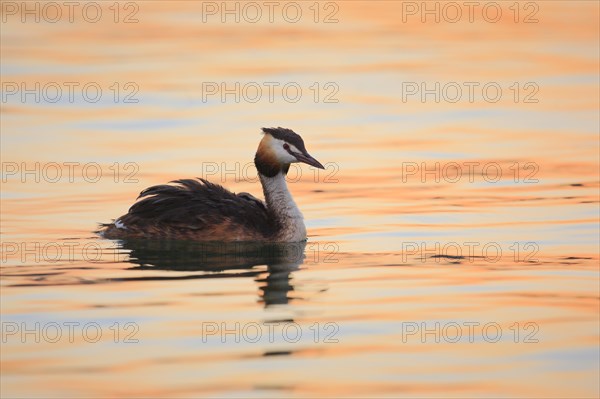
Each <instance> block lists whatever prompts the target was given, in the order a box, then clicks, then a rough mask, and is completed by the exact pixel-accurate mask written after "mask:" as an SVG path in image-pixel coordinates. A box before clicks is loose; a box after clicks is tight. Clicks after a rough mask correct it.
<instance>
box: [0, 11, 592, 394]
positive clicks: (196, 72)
mask: <svg viewBox="0 0 600 399" xmlns="http://www.w3.org/2000/svg"><path fill="white" fill-rule="evenodd" d="M206 3H207V2H184V1H174V2H139V3H136V4H137V5H138V6H139V10H138V11H137V14H136V18H137V19H138V22H137V23H132V24H124V23H114V22H113V20H112V17H113V15H112V14H111V11H110V10H109V9H108V6H109V4H108V3H106V4H104V3H102V7H104V8H103V10H104V12H105V15H106V16H108V17H107V18H103V19H102V20H101V21H99V22H98V23H87V22H85V21H82V20H81V18H79V19H76V21H75V22H74V23H69V22H67V21H64V20H63V21H61V22H59V23H56V24H52V23H46V22H41V23H26V24H23V23H21V22H20V21H21V19H20V18H21V15H20V14H15V15H13V14H11V13H10V12H9V11H8V10H7V9H6V8H4V7H6V6H5V4H6V3H3V8H2V17H3V18H5V20H4V21H5V22H3V23H2V26H1V28H2V38H1V49H2V61H1V63H2V81H3V84H4V83H6V82H13V83H14V82H17V83H19V84H20V83H22V84H24V85H26V87H27V88H31V87H35V84H36V83H40V85H41V86H43V85H44V84H47V83H48V82H57V83H58V84H59V85H60V86H62V87H63V88H64V83H65V82H77V83H80V84H81V85H83V84H85V83H89V82H94V83H96V84H97V85H99V86H100V87H101V88H102V90H103V96H102V98H101V100H100V101H98V102H97V103H92V102H86V101H84V100H83V99H82V96H81V93H80V92H79V91H76V97H75V100H74V101H73V102H69V100H68V99H65V98H64V97H63V98H62V99H61V101H58V102H56V103H52V102H48V101H38V102H36V101H33V100H32V98H33V96H32V95H29V96H28V97H27V98H26V101H21V99H20V97H19V94H16V95H10V96H8V97H6V101H5V100H4V99H3V101H2V104H1V106H2V119H1V121H0V125H1V130H2V138H1V140H2V146H1V149H0V151H1V155H2V162H3V165H7V164H8V163H10V164H11V165H12V164H13V163H14V164H15V165H17V167H19V168H21V165H22V164H23V163H24V164H25V166H26V168H29V169H31V168H32V167H33V166H32V165H35V163H36V162H39V163H41V165H42V166H40V168H43V165H47V164H48V163H49V162H56V163H58V164H60V165H63V164H64V163H65V162H77V163H79V164H80V166H78V167H77V168H76V170H75V176H74V180H73V181H69V179H68V177H67V175H66V173H67V170H66V168H65V167H64V165H63V166H61V168H62V169H61V170H62V172H63V173H65V175H63V178H62V179H59V180H58V181H56V182H49V181H48V180H49V179H47V178H44V176H43V172H42V171H41V169H40V171H38V172H35V171H34V172H33V174H31V173H30V174H29V175H27V174H25V175H23V173H21V172H22V170H19V171H17V172H16V173H12V172H11V173H8V172H7V170H6V169H4V166H3V176H2V178H3V181H2V197H1V208H2V225H1V228H0V229H1V233H2V253H1V256H2V263H1V265H2V279H1V287H2V301H1V302H0V309H1V312H2V322H3V323H4V324H3V340H4V341H3V343H2V352H1V355H0V362H1V368H2V386H1V392H0V393H1V395H2V396H3V397H47V396H48V395H54V396H64V397H84V396H119V397H140V396H144V397H166V396H169V397H197V396H209V397H221V396H236V397H237V396H243V397H246V396H261V397H284V396H285V397H372V396H382V397H383V396H386V397H387V396H389V397H398V396H405V397H431V396H443V397H465V396H503V397H504V396H518V397H565V396H569V397H597V396H598V395H599V392H600V388H599V387H598V379H597V374H598V370H599V368H600V366H599V363H598V343H599V338H598V337H599V336H600V334H599V329H598V322H599V320H598V313H599V312H598V310H599V297H600V293H599V291H598V260H599V255H598V241H599V240H600V237H599V228H598V223H599V221H600V220H599V214H598V204H599V197H598V188H599V187H600V183H599V181H600V177H599V172H598V170H599V166H600V165H599V163H600V162H599V159H598V145H599V143H598V131H599V129H600V127H599V124H598V107H599V105H600V102H599V97H598V89H599V80H598V60H599V55H598V34H599V30H598V20H599V18H598V17H599V5H598V3H597V2H587V1H585V2H584V1H576V2H575V3H573V2H569V3H567V2H527V3H520V4H519V7H520V8H519V9H520V14H519V22H517V23H515V19H514V18H515V15H514V14H513V11H512V9H510V8H509V7H510V6H512V3H511V2H506V3H505V2H500V6H501V7H502V11H503V14H502V17H501V18H500V19H499V20H498V21H497V22H494V23H490V22H488V21H486V20H485V19H484V18H483V17H481V15H480V14H476V15H475V21H474V22H473V23H470V22H468V21H466V20H461V21H459V22H457V23H448V22H447V21H440V23H436V22H435V21H432V20H431V19H428V20H427V21H426V22H425V23H423V22H422V21H421V15H420V14H414V15H412V14H411V15H403V13H406V11H407V9H406V7H412V5H414V4H416V5H417V6H418V7H420V6H421V4H424V3H422V2H387V1H386V2H384V1H374V2H369V3H368V4H367V3H365V2H338V3H335V5H337V7H339V9H338V11H337V12H336V14H335V18H336V19H337V20H338V22H335V23H331V24H325V23H315V22H314V21H313V16H314V15H313V10H312V9H310V8H309V7H311V6H312V5H313V3H301V7H302V10H303V15H304V17H303V18H302V19H301V20H300V21H299V22H298V23H295V24H292V23H288V22H286V21H285V20H283V19H281V18H277V20H276V21H275V22H274V23H268V22H265V21H264V20H263V21H261V22H259V23H248V22H245V21H243V20H242V21H241V22H240V23H231V21H230V23H227V24H222V23H221V22H220V15H216V16H209V18H208V20H207V22H203V20H202V14H201V13H202V7H203V6H206ZM330 3H332V4H333V2H330ZM450 3H452V2H440V3H438V5H439V7H440V8H444V7H448V4H450ZM509 3H510V4H509ZM459 4H462V3H459ZM526 4H532V5H530V6H527V7H528V8H525V7H526ZM536 5H537V7H538V8H539V9H538V10H537V11H536V12H535V18H536V19H537V20H538V21H537V22H535V23H524V21H523V19H524V18H525V17H526V16H527V15H530V13H531V12H532V11H535V8H532V7H534V6H536ZM319 7H321V8H320V11H321V13H320V14H319V18H320V20H321V21H322V20H323V18H325V16H326V15H328V14H327V13H328V12H331V11H332V10H334V8H327V9H326V8H325V7H326V5H325V3H319ZM432 7H433V6H432ZM481 7H483V4H482V6H481ZM62 10H63V12H66V10H65V8H64V6H63V8H62ZM121 11H122V12H125V11H127V10H125V9H122V10H121ZM461 12H462V15H463V17H464V18H466V15H467V13H468V10H467V9H466V8H465V6H464V4H462V5H461ZM124 15H126V14H123V13H122V14H120V17H124ZM521 22H523V23H521ZM129 82H132V83H134V84H135V85H136V87H137V92H136V94H135V95H134V97H135V98H136V99H137V100H139V101H138V102H134V103H125V102H123V99H124V95H126V94H130V93H131V92H130V91H128V90H126V89H125V87H124V85H125V84H126V83H129ZM207 82H208V83H211V82H212V83H214V82H217V83H219V84H221V83H224V84H226V85H228V86H227V87H229V88H231V87H235V84H236V83H239V84H240V85H241V86H243V85H245V84H248V83H256V84H257V85H258V86H259V87H262V88H263V89H264V88H265V87H266V86H265V83H268V82H276V83H279V84H280V85H281V86H283V85H284V84H286V83H290V82H294V83H297V84H298V85H299V86H300V87H301V88H302V90H303V95H302V97H301V98H300V99H299V101H298V102H289V101H285V99H284V93H283V92H282V91H280V90H276V92H275V94H274V98H273V101H269V99H268V96H267V94H266V93H265V92H263V96H262V97H261V99H260V100H259V101H257V102H251V101H246V100H247V98H244V97H243V96H242V98H241V99H239V100H235V98H234V96H233V95H229V96H228V97H227V96H226V97H225V100H223V98H222V97H221V95H220V94H215V95H212V96H208V97H207V98H203V94H204V96H205V97H206V93H203V88H204V87H205V86H203V85H205V84H206V83H207ZM465 82H476V83H478V86H477V87H478V89H477V90H476V91H475V95H474V98H473V100H472V101H471V100H470V99H469V98H468V95H467V91H466V86H465ZM490 82H491V83H495V84H498V85H499V86H500V87H501V88H502V96H501V98H499V100H498V101H497V102H493V101H489V99H486V98H484V95H483V94H482V92H481V90H480V89H479V88H480V87H482V86H484V85H485V84H487V83H490ZM115 83H118V85H119V88H120V92H119V96H118V101H116V102H115V101H114V94H115V93H114V89H111V87H114V86H113V85H114V84H115ZM327 83H334V84H335V86H329V88H325V84H327ZM423 83H424V84H426V88H429V89H431V88H434V87H435V85H436V83H439V85H440V87H444V86H445V85H447V84H449V83H450V84H453V83H456V86H458V87H460V88H461V89H462V90H463V93H462V94H463V95H462V97H461V98H460V99H459V100H458V101H456V102H453V101H448V99H449V97H448V96H451V94H452V93H451V92H448V93H446V94H447V95H446V96H444V95H443V94H440V93H438V96H439V97H440V99H439V101H437V100H436V98H435V95H432V94H429V95H427V94H426V95H425V97H424V99H425V101H423V100H422V99H423V97H422V95H423V93H421V92H419V93H416V94H411V95H408V94H407V93H406V91H405V90H406V89H407V88H408V87H411V88H414V87H417V88H421V84H423ZM528 83H533V84H535V86H526V85H527V84H528ZM315 84H317V86H315ZM407 84H408V85H409V86H407ZM413 84H416V86H412V85H413ZM515 84H516V86H515ZM315 87H318V89H319V93H318V94H319V97H318V100H315ZM332 87H333V88H337V90H332V89H331V88H332ZM5 88H6V86H3V94H4V95H6V90H4V89H5ZM535 88H537V90H534V89H535ZM517 89H518V93H517V92H516V90H517ZM65 95H66V92H65ZM328 95H329V96H332V97H330V98H331V99H333V100H337V101H334V102H326V101H324V99H325V98H326V97H327V96H328ZM528 95H530V96H532V97H530V99H534V100H537V101H533V102H526V101H525V98H526V96H528ZM515 96H516V97H515ZM515 99H516V100H515ZM42 100H44V98H43V97H42ZM271 125H272V126H277V125H281V126H288V127H290V128H293V129H294V130H296V131H298V132H299V133H301V134H302V135H303V137H304V138H305V141H306V143H307V147H308V149H309V150H310V152H311V153H312V154H314V155H315V157H317V158H318V159H319V160H321V161H322V162H323V163H324V164H327V165H328V168H327V169H326V170H325V171H321V172H320V173H321V174H318V175H317V174H315V173H316V172H315V170H312V169H310V168H306V167H302V168H301V169H298V170H295V172H296V173H298V174H296V175H294V176H293V177H291V178H290V179H291V180H292V181H291V182H290V188H291V190H292V192H293V194H294V196H295V199H296V201H297V202H298V204H299V206H300V208H301V209H302V211H303V213H304V215H305V218H306V223H307V227H308V230H309V236H310V239H309V242H308V243H307V245H306V248H304V249H303V251H300V253H299V254H295V255H296V256H295V257H294V259H291V260H290V259H287V261H282V260H281V259H273V253H269V256H267V257H264V256H262V255H261V256H257V255H256V253H253V254H252V256H248V252H247V251H245V252H244V254H243V255H244V256H241V255H240V254H236V253H235V251H233V252H232V251H228V252H226V253H224V254H223V253H221V254H220V255H219V256H214V257H212V258H210V259H207V258H206V257H205V255H206V253H205V252H202V251H200V252H199V251H198V250H197V248H196V249H194V248H190V247H186V246H183V247H181V246H177V245H175V248H167V247H163V246H161V245H158V244H157V245H151V246H149V247H148V246H147V245H146V246H144V245H141V246H140V245H137V244H131V243H129V244H127V243H118V242H113V241H107V240H101V239H99V238H98V237H97V236H96V235H95V234H94V233H93V230H94V229H95V228H96V223H99V222H107V221H109V220H110V219H111V218H113V217H115V216H118V215H121V214H122V213H123V212H124V211H126V209H127V207H128V206H129V205H130V204H131V203H132V202H133V201H134V200H135V197H136V196H137V194H138V193H139V192H140V191H141V190H142V189H144V188H146V187H148V186H150V185H153V184H159V183H164V182H167V181H169V180H173V179H176V178H182V177H193V176H201V177H207V178H210V180H213V181H217V182H221V183H222V184H224V185H225V186H227V187H228V188H230V189H232V190H234V191H237V192H240V191H248V192H251V193H254V194H256V195H259V194H260V193H261V189H260V186H259V184H258V182H256V180H255V177H256V175H255V171H254V169H253V168H252V166H251V162H252V158H253V154H254V151H255V148H256V145H257V144H258V141H259V139H260V135H259V128H260V127H262V126H271ZM89 163H95V164H97V165H98V167H99V169H100V170H101V172H102V176H100V178H99V179H98V180H97V181H93V182H92V181H89V180H90V179H89V176H86V175H83V174H82V170H81V168H82V167H83V165H86V164H89ZM469 163H476V164H477V165H478V168H477V170H476V173H475V174H474V175H473V176H472V177H473V180H470V176H469V175H468V174H467V171H468V166H465V165H468V164H469ZM129 164H132V165H134V166H135V170H134V171H135V173H134V174H133V176H132V177H133V179H132V180H128V179H127V177H128V176H129V175H128V173H129V172H131V170H130V169H126V165H129ZM437 164H439V167H438V166H437ZM115 165H116V166H115ZM214 165H216V167H217V170H216V173H208V172H209V171H211V170H212V169H207V166H214ZM247 165H250V167H249V168H247ZM452 165H459V166H460V167H461V171H462V173H463V174H462V176H461V178H459V179H455V177H456V176H455V175H454V174H453V173H454V172H455V171H454V170H453V169H452ZM485 165H492V166H494V165H497V167H498V168H499V169H500V170H501V172H502V176H499V177H498V178H497V179H496V177H495V175H494V174H493V173H492V171H491V170H490V173H482V171H481V169H480V167H483V166H485ZM115 167H116V170H117V171H118V173H117V174H116V175H115ZM415 168H416V169H415ZM432 170H433V172H432ZM231 171H233V175H232V174H231V173H230V174H228V172H231ZM517 171H518V175H515V173H516V172H517ZM36 173H37V175H39V177H40V178H38V179H37V180H36V177H38V176H36ZM532 173H533V174H532ZM527 179H529V180H527ZM92 180H93V179H92ZM472 243H476V244H478V245H477V246H474V247H473V246H471V245H472ZM485 246H488V247H490V248H500V249H501V254H499V256H498V257H496V256H495V254H494V253H493V252H484V251H483V247H485ZM471 248H474V251H475V252H474V253H472V254H470V253H469V252H468V251H469V250H470V249H471ZM57 251H61V252H60V253H59V254H58V255H57ZM69 251H72V252H69ZM457 251H460V253H459V252H457ZM263 255H264V254H263ZM288 255H289V254H288ZM471 255H472V256H471ZM65 322H67V323H69V322H77V323H80V326H83V325H85V324H86V323H97V324H98V325H99V326H100V329H101V331H102V336H101V337H100V338H99V339H98V340H97V342H93V343H92V342H90V340H89V337H84V336H82V334H81V330H77V331H76V332H77V334H75V336H74V337H73V340H71V341H69V339H68V337H67V335H66V334H67V330H66V329H65V325H64V324H63V323H65ZM6 323H9V324H6ZM14 323H16V324H14ZM21 323H25V326H26V327H28V328H32V327H31V326H32V323H33V325H35V323H40V325H41V326H47V325H48V323H58V324H59V325H60V326H61V327H62V328H63V330H62V333H63V335H62V337H61V339H59V340H58V341H57V342H56V343H51V342H48V340H47V339H40V340H39V342H35V335H34V334H35V333H34V334H30V335H27V336H25V337H24V338H23V337H22V335H21V332H17V333H14V334H12V333H11V334H9V335H7V330H6V328H12V327H14V326H15V325H16V326H17V327H19V328H20V327H21V326H22V325H23V324H21ZM115 323H118V325H117V324H115ZM126 323H133V324H131V325H130V327H131V328H134V327H135V328H137V329H138V330H136V332H135V334H134V338H135V339H137V340H138V342H137V343H133V342H131V343H126V342H123V340H124V339H125V337H126V335H127V334H128V333H130V332H131V331H133V330H127V329H126V328H125V325H126ZM206 323H216V325H217V326H218V327H221V326H222V324H221V323H225V326H226V327H228V328H234V325H235V323H241V325H244V326H247V325H254V324H257V325H258V326H260V328H261V331H262V333H263V336H262V340H260V341H258V342H255V343H252V342H249V340H247V339H246V340H241V341H240V342H235V341H234V340H233V336H231V335H230V336H229V337H227V336H226V338H228V339H226V340H225V342H223V341H222V340H221V336H220V335H219V334H215V335H210V336H208V337H207V336H206V332H207V331H206V326H207V324H206ZM232 323H233V324H232ZM252 323H254V324H252ZM269 323H270V324H269ZM275 323H278V324H279V325H278V326H276V332H277V333H278V334H280V333H281V331H282V329H283V328H285V327H287V326H292V327H293V326H296V327H297V328H300V330H301V332H302V338H301V339H299V340H298V342H290V340H285V339H282V338H281V336H280V335H279V336H278V337H277V339H275V340H274V341H273V342H269V341H268V339H267V338H266V336H267V335H266V334H267V332H268V328H269V327H268V326H269V325H270V326H274V325H275ZM327 323H331V324H329V325H328V324H327ZM413 323H416V324H413ZM423 323H424V324H423ZM435 323H440V325H441V326H445V327H448V326H450V328H451V327H452V326H453V324H449V323H458V324H459V325H460V326H461V327H462V328H463V330H462V333H463V336H462V339H461V340H459V341H458V342H451V341H452V339H451V338H452V336H451V335H443V336H440V337H439V338H440V339H439V340H438V341H439V342H437V341H436V337H435V334H429V335H427V334H426V335H425V336H424V337H423V336H422V335H421V334H422V333H423V331H422V328H421V327H422V326H424V327H425V328H429V329H432V328H435ZM463 323H479V324H478V326H479V327H482V326H484V325H487V324H489V323H494V327H495V328H499V329H500V330H501V331H502V337H501V339H499V340H498V342H495V343H494V342H488V340H486V339H485V338H489V337H487V336H486V337H485V338H484V337H483V336H482V331H481V329H478V330H477V331H476V333H475V334H474V335H472V336H471V335H469V334H466V332H465V331H466V330H464V328H465V325H464V324H463ZM528 323H532V324H528ZM415 325H416V326H418V328H419V331H417V332H415V333H412V332H411V331H407V330H406V329H407V328H413V327H414V326H415ZM210 326H214V324H210ZM111 327H112V329H111ZM78 328H79V327H78ZM315 328H316V330H315ZM327 328H333V330H331V329H327ZM115 331H118V332H119V337H118V338H117V339H116V341H117V342H115V335H114V334H115ZM316 331H318V333H319V337H318V339H315V335H314V334H315V333H316ZM332 331H335V333H334V334H333V336H334V338H335V339H337V342H324V339H325V337H326V336H327V334H328V333H331V332H332ZM446 332H447V333H448V334H449V333H450V330H448V331H446ZM46 333H51V331H50V330H48V331H46ZM517 333H518V336H517V335H516V334H517ZM440 334H441V333H440ZM530 334H533V335H530ZM527 337H530V338H531V339H533V340H537V342H533V341H532V342H525V339H526V338H527ZM42 338H44V337H42ZM45 338H47V337H45ZM205 338H206V339H205ZM470 338H473V342H470V341H469V339H470ZM492 341H493V340H492Z"/></svg>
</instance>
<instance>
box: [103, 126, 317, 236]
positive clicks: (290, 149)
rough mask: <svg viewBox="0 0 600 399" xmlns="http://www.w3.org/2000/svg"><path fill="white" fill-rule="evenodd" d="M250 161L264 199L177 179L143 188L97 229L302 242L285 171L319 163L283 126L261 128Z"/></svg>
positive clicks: (302, 233)
mask: <svg viewBox="0 0 600 399" xmlns="http://www.w3.org/2000/svg"><path fill="white" fill-rule="evenodd" d="M262 131H263V133H264V136H263V138H262V140H261V141H260V144H259V145H258V149H257V150H256V156H255V157H254V164H255V165H256V169H257V170H258V177H259V179H260V182H261V184H262V187H263V193H264V195H265V201H266V203H264V202H263V201H261V200H259V199H258V198H256V197H254V196H253V195H251V194H248V193H239V194H234V193H232V192H231V191H229V190H226V189H225V188H223V187H221V186H220V185H217V184H213V183H210V182H208V181H206V180H204V179H201V178H198V179H197V180H196V179H182V180H175V181H172V182H170V183H171V184H163V185H158V186H153V187H150V188H147V189H145V190H144V191H142V192H141V193H140V195H139V197H138V201H137V202H136V203H135V204H133V205H132V206H131V208H129V211H128V212H127V214H126V215H123V216H121V217H120V218H118V219H116V220H115V221H114V223H110V224H105V225H103V228H102V229H101V230H100V234H102V235H103V236H104V237H106V238H112V239H115V238H116V239H123V238H161V239H162V238H165V239H185V240H195V241H224V242H230V241H254V242H299V241H304V240H306V227H305V226H304V220H303V216H302V213H301V212H300V210H299V209H298V206H297V205H296V203H295V202H294V200H293V199H292V195H291V194H290V192H289V190H288V188H287V184H286V181H285V175H286V174H287V172H288V169H289V167H290V164H291V163H294V162H303V163H306V164H309V165H311V166H314V167H316V168H320V169H324V167H323V165H321V163H320V162H319V161H317V160H316V159H314V158H313V157H312V156H310V155H309V154H308V152H307V151H306V148H305V147H304V141H303V140H302V137H300V136H299V135H298V134H296V133H294V132H293V131H292V130H290V129H285V128H282V127H278V128H263V129H262Z"/></svg>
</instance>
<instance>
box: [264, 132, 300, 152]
mask: <svg viewBox="0 0 600 399" xmlns="http://www.w3.org/2000/svg"><path fill="white" fill-rule="evenodd" d="M262 131H263V132H264V133H265V134H270V135H271V136H273V137H275V138H276V139H279V140H283V141H285V142H287V143H290V144H292V145H293V146H294V147H296V148H297V149H299V150H300V151H302V153H303V154H307V151H306V147H304V140H302V137H300V135H299V134H298V133H296V132H294V131H293V130H291V129H286V128H284V127H263V128H262Z"/></svg>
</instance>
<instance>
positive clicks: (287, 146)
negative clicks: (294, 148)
mask: <svg viewBox="0 0 600 399" xmlns="http://www.w3.org/2000/svg"><path fill="white" fill-rule="evenodd" d="M283 148H284V149H285V150H286V151H287V150H289V149H290V146H289V145H288V144H287V143H283Z"/></svg>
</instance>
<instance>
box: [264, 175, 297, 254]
mask: <svg viewBox="0 0 600 399" xmlns="http://www.w3.org/2000/svg"><path fill="white" fill-rule="evenodd" d="M258 176H259V178H260V182H261V184H262V186H263V192H264V194H265V201H266V203H267V208H268V209H269V210H270V211H271V212H272V213H273V215H274V216H275V217H276V218H277V221H278V222H279V223H280V224H281V226H282V229H281V232H280V233H279V234H278V237H277V240H278V241H285V242H298V241H304V240H306V227H305V226H304V217H303V216H302V213H301V212H300V209H298V206H297V205H296V203H295V202H294V199H293V198H292V194H291V193H290V191H289V190H288V187H287V183H286V181H285V175H284V174H283V173H278V174H277V175H275V176H274V177H266V176H263V175H262V174H260V173H259V174H258Z"/></svg>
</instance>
